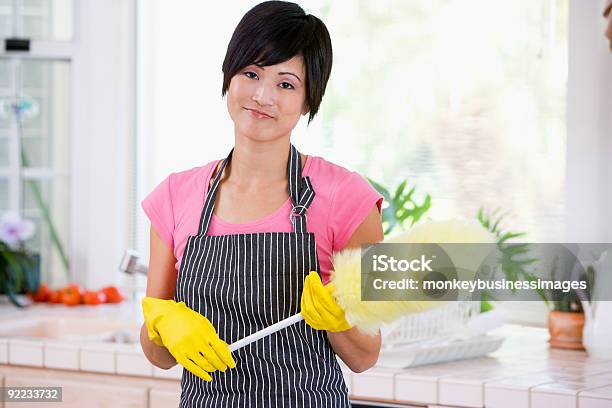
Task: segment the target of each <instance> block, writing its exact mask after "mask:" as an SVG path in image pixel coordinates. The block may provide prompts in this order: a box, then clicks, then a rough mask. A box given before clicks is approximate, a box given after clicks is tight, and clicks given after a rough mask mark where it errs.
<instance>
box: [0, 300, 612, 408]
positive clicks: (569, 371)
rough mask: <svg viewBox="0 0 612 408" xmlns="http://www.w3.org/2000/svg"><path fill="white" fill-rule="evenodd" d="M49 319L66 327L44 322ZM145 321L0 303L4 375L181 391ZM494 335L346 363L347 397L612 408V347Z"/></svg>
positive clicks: (120, 313) (510, 330) (104, 308)
mask: <svg viewBox="0 0 612 408" xmlns="http://www.w3.org/2000/svg"><path fill="white" fill-rule="evenodd" d="M49 319H52V320H51V321H52V322H53V327H56V328H57V327H59V328H60V329H61V330H65V331H66V333H61V330H60V333H58V332H54V331H52V330H51V328H49V327H47V326H45V324H47V325H48V323H49V321H50V320H49ZM31 322H34V323H33V324H35V325H38V326H36V327H38V328H37V329H36V330H38V331H36V330H34V331H33V332H32V333H34V334H35V335H32V336H29V337H27V338H25V337H14V336H12V335H10V332H9V331H7V330H8V329H10V327H12V326H11V325H14V324H16V323H19V324H21V326H19V327H21V329H20V330H22V329H23V327H26V328H27V325H28V324H30V323H31ZM83 322H89V323H91V324H96V322H100V325H106V324H109V326H108V328H107V329H108V330H107V331H111V332H113V333H111V332H106V333H103V334H101V335H100V334H95V333H88V334H86V335H85V336H81V337H78V336H73V335H72V336H71V333H69V331H70V329H71V328H72V327H74V326H75V325H81V326H83V327H85V326H86V325H84V324H83ZM141 324H142V315H141V312H140V308H139V306H138V305H137V304H136V303H130V302H124V303H122V304H119V305H100V306H96V307H90V306H77V307H66V306H63V305H46V304H40V305H34V306H32V307H29V308H27V309H25V310H18V309H15V308H13V307H12V306H10V305H2V304H0V377H3V376H9V375H14V374H16V373H18V374H19V375H22V374H24V373H25V374H27V373H33V372H34V371H32V370H38V371H40V370H49V371H50V372H51V371H52V372H53V373H55V372H58V373H62V372H63V373H68V374H69V372H75V374H77V373H78V372H81V374H82V375H84V374H85V373H83V372H88V373H92V374H91V375H93V373H98V374H99V375H104V376H107V377H109V378H110V376H126V377H130V378H134V379H135V381H136V380H138V381H142V380H146V378H149V381H153V382H156V383H161V384H163V383H169V384H172V387H171V388H169V389H172V390H173V391H172V392H173V393H174V394H175V393H176V384H177V383H178V380H179V379H180V376H181V371H182V368H181V367H180V366H178V365H177V366H175V367H174V368H172V369H170V370H161V369H159V368H157V367H153V366H152V365H151V364H150V363H149V362H148V361H147V360H146V358H145V357H144V355H143V354H142V351H141V349H140V345H139V343H138V337H137V330H138V328H139V327H140V325H141ZM63 325H65V326H63ZM71 325H72V326H71ZM15 327H17V326H15ZM44 330H47V331H46V332H45V331H44ZM2 331H4V334H2ZM26 331H27V330H26ZM47 332H48V333H49V334H48V336H49V337H45V336H44V335H45V333H47ZM117 333H119V334H122V335H117ZM493 334H495V335H501V336H504V337H505V339H506V340H505V341H504V344H503V345H502V347H501V348H500V349H499V350H497V351H496V352H494V353H491V354H489V356H487V357H481V358H475V359H470V360H462V361H456V362H449V363H441V364H435V365H428V366H422V367H414V368H408V369H398V368H386V367H379V366H376V367H373V368H371V369H370V370H368V371H366V372H364V373H360V374H356V373H352V372H350V370H349V369H348V368H347V367H346V366H344V365H341V366H342V369H343V372H344V374H345V379H346V383H347V386H348V387H349V390H350V394H351V399H352V400H353V401H364V402H366V401H367V402H368V403H370V404H372V403H375V404H381V406H383V405H382V404H387V405H385V406H404V407H414V406H421V407H422V406H429V407H512V408H519V407H533V408H537V407H552V406H554V407H555V408H565V407H568V408H569V407H571V408H576V407H580V408H603V407H607V408H612V356H610V358H609V359H595V358H591V357H589V356H588V355H587V354H586V353H585V352H584V351H566V350H557V349H550V348H549V346H548V343H547V339H548V333H547V331H546V330H545V329H541V328H530V327H524V326H516V325H506V326H504V327H502V328H500V329H497V330H495V331H494V332H493ZM37 336H38V337H37ZM62 336H63V337H62ZM96 336H98V337H96ZM87 375H90V374H87ZM7 378H8V377H7ZM174 394H173V395H174ZM176 398H178V396H176ZM177 401H178V399H177Z"/></svg>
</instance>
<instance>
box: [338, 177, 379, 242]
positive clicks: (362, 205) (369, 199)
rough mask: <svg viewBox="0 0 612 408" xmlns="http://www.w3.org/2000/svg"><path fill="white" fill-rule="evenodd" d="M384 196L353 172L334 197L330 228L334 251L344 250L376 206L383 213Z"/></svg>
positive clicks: (341, 184)
mask: <svg viewBox="0 0 612 408" xmlns="http://www.w3.org/2000/svg"><path fill="white" fill-rule="evenodd" d="M382 202H383V196H382V195H381V194H380V193H378V191H376V190H375V189H374V187H372V186H371V185H370V183H368V182H367V180H366V179H364V178H363V177H362V176H361V175H360V174H359V173H357V172H351V173H350V174H349V175H348V176H347V178H346V180H343V181H342V182H341V183H340V184H339V185H338V186H337V187H336V190H335V192H334V194H333V197H332V203H331V210H330V213H329V221H328V228H331V230H332V234H333V237H334V238H333V250H334V251H339V250H341V249H343V248H344V247H345V245H346V243H347V242H348V241H349V239H350V238H351V236H352V235H353V233H354V232H355V230H356V229H357V227H359V226H360V225H361V223H362V222H363V221H364V220H365V218H366V216H367V215H368V214H369V213H370V211H371V210H372V207H374V205H376V206H377V207H378V211H379V212H381V208H382Z"/></svg>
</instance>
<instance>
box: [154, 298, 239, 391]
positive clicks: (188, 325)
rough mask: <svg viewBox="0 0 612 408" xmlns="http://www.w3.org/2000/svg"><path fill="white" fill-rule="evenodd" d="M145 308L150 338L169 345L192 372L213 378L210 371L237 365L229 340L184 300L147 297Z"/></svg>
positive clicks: (166, 345)
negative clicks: (176, 300)
mask: <svg viewBox="0 0 612 408" xmlns="http://www.w3.org/2000/svg"><path fill="white" fill-rule="evenodd" d="M142 310H143V313H144V319H145V325H146V326H147V331H148V336H149V339H150V340H151V341H152V342H153V343H155V344H157V345H158V346H164V347H166V349H168V351H169V352H170V354H172V356H173V357H174V358H175V359H176V362H177V363H179V364H181V365H182V366H183V367H185V368H186V369H187V370H189V372H191V373H192V374H194V375H196V376H198V377H200V378H201V379H203V380H204V381H211V380H212V377H211V376H210V374H209V373H211V372H213V371H216V370H221V371H225V370H227V368H228V367H229V368H234V367H236V362H235V361H234V358H233V357H232V353H231V352H230V350H229V348H228V345H227V343H226V342H224V341H223V340H221V339H220V338H219V336H218V335H217V331H216V330H215V328H214V326H213V325H212V323H211V322H210V321H209V320H208V319H207V318H206V317H204V316H202V315H201V314H199V313H198V312H196V311H195V310H192V309H190V308H188V307H187V306H186V305H185V303H184V302H179V303H177V302H175V301H174V300H170V299H158V298H153V297H145V298H144V299H142Z"/></svg>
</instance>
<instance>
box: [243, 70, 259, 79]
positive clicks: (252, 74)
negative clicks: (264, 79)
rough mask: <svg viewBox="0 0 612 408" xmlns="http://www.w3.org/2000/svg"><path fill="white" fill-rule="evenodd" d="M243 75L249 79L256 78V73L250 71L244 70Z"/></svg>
mask: <svg viewBox="0 0 612 408" xmlns="http://www.w3.org/2000/svg"><path fill="white" fill-rule="evenodd" d="M244 75H246V76H247V77H248V78H251V79H254V78H257V74H256V73H254V72H252V71H246V72H245V73H244Z"/></svg>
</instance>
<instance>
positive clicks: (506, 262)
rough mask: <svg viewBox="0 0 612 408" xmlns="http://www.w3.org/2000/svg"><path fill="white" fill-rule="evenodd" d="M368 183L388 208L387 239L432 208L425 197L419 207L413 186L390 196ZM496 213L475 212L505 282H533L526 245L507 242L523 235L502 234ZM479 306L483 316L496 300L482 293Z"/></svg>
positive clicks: (385, 213) (399, 188) (385, 216)
mask: <svg viewBox="0 0 612 408" xmlns="http://www.w3.org/2000/svg"><path fill="white" fill-rule="evenodd" d="M368 181H369V182H370V183H371V184H372V186H373V187H374V188H375V189H376V190H377V191H378V192H379V193H380V194H381V195H382V196H383V197H384V199H385V201H386V202H387V204H388V206H387V207H385V208H383V211H382V221H383V228H384V234H385V236H386V235H389V234H390V233H391V232H392V231H393V230H394V229H395V228H397V227H402V228H404V227H406V226H407V227H410V226H412V225H414V224H415V223H417V222H418V221H419V220H420V219H421V218H422V217H423V215H424V214H425V213H426V212H427V211H428V210H429V209H430V208H431V196H430V195H429V194H427V195H426V196H425V198H424V200H423V202H422V203H418V202H417V201H416V200H415V198H414V194H415V191H416V186H413V187H412V188H410V190H408V191H406V185H407V180H404V181H402V182H401V183H400V184H399V185H398V186H397V187H396V188H395V192H394V193H393V194H391V193H390V191H389V189H387V188H386V187H385V186H383V185H382V184H381V183H378V182H376V181H374V180H372V179H370V178H368ZM499 211H500V210H499V209H496V210H495V211H493V212H492V213H488V212H487V211H485V210H484V209H483V208H482V207H481V208H479V209H478V214H477V216H476V218H477V219H478V221H479V222H480V224H481V225H482V226H483V227H484V228H485V229H486V230H487V231H489V232H491V233H492V234H494V235H495V237H496V239H497V240H496V245H497V248H498V249H499V251H500V253H501V269H502V271H503V273H504V275H505V276H506V279H508V280H512V281H516V280H518V279H525V280H529V281H531V280H534V279H535V277H534V276H533V275H532V274H531V273H530V272H529V271H528V270H527V266H528V265H530V264H532V263H534V262H536V261H537V258H530V257H528V254H529V244H526V243H511V242H508V241H510V240H512V239H514V238H519V237H522V236H525V235H526V233H525V232H515V231H504V230H503V229H502V227H501V222H502V220H503V218H504V216H503V215H499ZM538 294H539V295H540V296H541V297H542V298H543V299H544V301H545V302H546V303H547V304H548V300H547V298H546V295H545V294H544V293H543V292H542V291H539V292H538ZM481 295H482V298H481V302H480V309H481V312H486V311H488V310H491V309H492V308H493V305H492V304H491V301H492V300H495V298H494V297H493V296H492V295H491V294H489V293H488V292H482V293H481Z"/></svg>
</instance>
